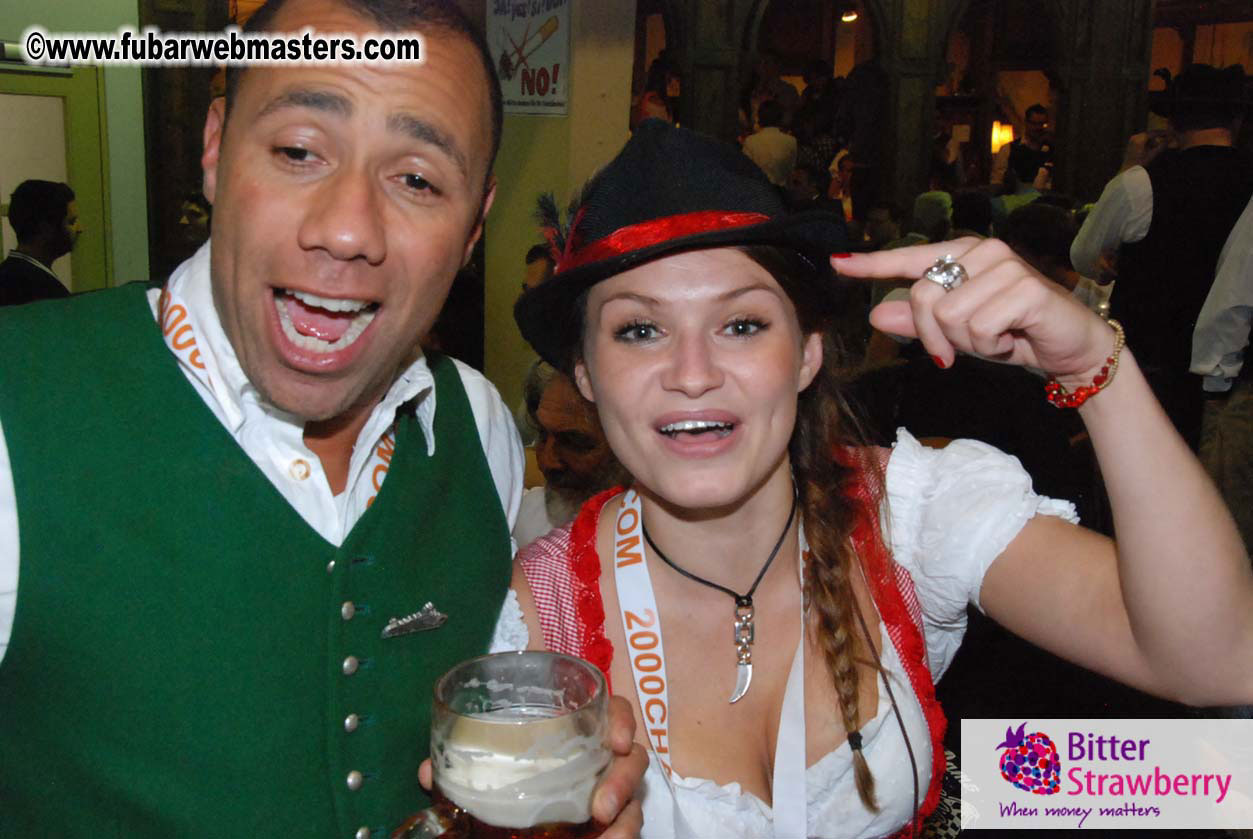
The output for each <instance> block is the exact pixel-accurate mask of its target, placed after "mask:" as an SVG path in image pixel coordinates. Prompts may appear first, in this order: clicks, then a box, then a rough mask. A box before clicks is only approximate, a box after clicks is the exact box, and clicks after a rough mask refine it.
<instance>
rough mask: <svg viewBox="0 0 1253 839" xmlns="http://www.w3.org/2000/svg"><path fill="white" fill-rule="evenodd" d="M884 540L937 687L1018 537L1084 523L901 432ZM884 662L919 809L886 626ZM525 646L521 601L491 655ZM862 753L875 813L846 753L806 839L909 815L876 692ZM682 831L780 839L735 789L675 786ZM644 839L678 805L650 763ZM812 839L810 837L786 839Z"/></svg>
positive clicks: (918, 722)
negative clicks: (907, 582)
mask: <svg viewBox="0 0 1253 839" xmlns="http://www.w3.org/2000/svg"><path fill="white" fill-rule="evenodd" d="M886 490H887V493H886V496H887V497H886V502H885V509H883V510H881V511H880V513H881V515H880V520H881V522H882V523H883V529H884V536H885V538H886V539H887V540H888V543H889V544H890V546H891V548H892V555H893V559H895V560H896V562H898V563H899V564H900V565H902V566H904V568H905V569H906V570H907V571H909V573H910V575H911V576H912V577H913V580H914V587H915V590H916V593H917V597H918V603H919V605H920V606H921V608H922V614H923V628H924V633H925V635H926V644H927V658H928V664H929V666H930V668H931V674H932V678H934V679H937V680H938V679H939V678H940V676H941V675H943V673H944V671H945V670H946V669H947V668H948V666H949V664H950V663H951V662H952V660H953V656H954V655H956V653H957V648H958V647H959V646H960V644H961V640H962V636H963V635H964V634H965V631H966V604H967V603H973V604H975V605H976V606H978V605H979V589H980V587H981V585H982V582H983V576H984V574H985V573H986V572H987V569H988V567H989V566H990V565H991V564H992V562H993V561H994V560H995V559H996V558H997V557H998V556H1000V554H1001V553H1002V552H1003V551H1004V550H1005V548H1006V546H1008V545H1009V543H1010V541H1011V540H1012V539H1013V538H1014V536H1015V535H1017V533H1018V531H1019V530H1021V529H1022V526H1023V525H1024V524H1026V522H1027V521H1028V520H1029V519H1030V518H1031V517H1032V516H1034V515H1036V514H1037V513H1040V514H1044V515H1050V516H1059V517H1061V518H1064V519H1066V520H1067V521H1070V522H1072V523H1076V522H1077V521H1078V517H1077V516H1076V514H1075V509H1074V505H1072V504H1070V503H1069V502H1063V501H1055V500H1053V499H1050V498H1044V497H1042V496H1039V495H1036V494H1035V493H1034V492H1033V491H1032V489H1031V478H1030V476H1029V475H1027V473H1026V472H1025V471H1024V470H1023V468H1022V465H1021V464H1020V463H1019V462H1018V459H1017V458H1014V457H1011V456H1009V455H1006V454H1004V453H1003V452H1001V451H999V450H997V449H995V448H993V447H991V446H988V445H986V444H984V443H979V442H976V441H973V440H956V441H954V442H952V443H950V444H949V445H948V446H947V447H946V448H944V449H929V448H926V447H924V446H922V445H921V444H919V442H918V441H917V440H916V439H914V437H913V436H912V435H910V434H909V432H907V431H905V430H904V429H901V430H900V431H898V433H897V440H896V444H895V445H894V446H893V451H892V456H891V457H890V458H889V460H888V465H887V476H886ZM880 637H881V639H882V641H883V654H882V661H883V665H884V668H885V670H886V673H885V674H884V678H887V679H890V680H891V684H892V689H893V692H894V694H895V696H896V699H897V702H898V704H899V706H900V712H901V718H902V721H903V722H904V725H905V729H906V731H907V732H908V734H909V742H910V745H911V746H912V747H913V752H914V764H915V766H916V767H917V772H918V795H919V802H918V803H921V798H922V797H925V795H926V792H927V786H928V783H929V781H930V776H931V739H930V736H929V734H928V730H927V724H926V720H925V718H924V717H923V713H922V707H921V706H920V704H919V703H918V700H917V697H915V695H914V692H913V690H912V689H911V688H910V686H909V680H908V677H907V676H906V674H905V670H904V667H903V665H902V664H901V660H900V656H899V652H898V651H897V650H896V649H895V647H894V646H893V644H892V643H891V640H890V639H889V638H888V635H887V633H886V632H885V631H883V624H882V622H881V623H880ZM526 643H527V630H526V626H525V625H524V624H523V622H522V613H521V610H520V609H519V607H518V601H517V597H516V595H515V594H514V593H513V592H512V591H511V592H510V593H509V597H508V598H507V599H506V602H505V606H504V608H503V609H502V611H501V616H500V620H499V622H498V624H497V628H496V636H495V638H494V639H493V644H492V649H493V651H498V650H508V649H518V648H520V647H524V646H525V645H526ZM862 738H863V739H862V751H863V754H864V755H865V757H866V760H867V762H868V764H869V765H870V769H871V771H872V772H873V774H874V777H875V786H876V790H877V796H876V797H877V798H878V801H879V804H880V807H881V810H880V811H879V812H878V813H871V812H869V811H868V810H866V809H865V808H864V807H863V806H862V804H861V801H860V799H859V798H858V796H857V791H856V785H855V782H854V779H853V770H852V759H851V756H850V751H849V748H848V743H847V742H845V743H843V744H841V745H840V746H839V748H837V749H835V750H834V751H832V752H830V753H828V754H827V755H825V756H823V757H822V758H821V759H819V760H818V762H817V763H814V764H813V765H812V766H810V767H808V769H807V770H806V773H805V775H806V787H807V790H806V793H807V801H808V807H807V820H808V834H809V836H810V837H824V839H825V838H827V837H829V838H830V839H853V838H854V837H869V836H883V835H886V834H888V833H891V832H893V831H895V830H897V829H899V828H900V827H901V826H902V825H904V824H905V823H906V822H907V821H908V820H909V819H910V818H911V817H912V815H913V806H914V803H913V796H914V785H913V782H912V780H911V778H910V761H909V756H908V752H907V750H906V747H905V741H904V739H903V738H902V737H901V732H900V726H899V725H898V724H897V722H896V719H895V715H894V714H893V713H892V706H891V702H890V701H889V700H888V697H887V691H885V690H884V689H883V685H882V680H881V682H880V686H879V704H878V708H877V710H876V714H875V716H874V719H872V720H871V721H870V722H868V723H866V725H864V726H863V727H862ZM672 780H673V782H674V785H675V794H676V795H677V796H678V799H679V806H680V808H681V810H682V813H683V817H684V819H685V820H686V821H687V822H688V824H689V825H690V827H691V828H692V831H693V835H694V836H696V837H711V839H712V837H719V839H722V837H728V839H729V838H730V837H745V839H750V837H751V839H760V838H761V837H769V836H773V835H774V831H773V813H772V810H771V808H770V806H769V805H767V804H766V803H765V802H763V801H762V800H761V799H759V798H758V797H757V796H755V795H753V794H752V793H747V792H744V791H742V790H741V789H740V785H739V784H737V783H731V784H725V785H719V784H716V783H714V782H713V781H709V780H705V779H701V778H680V777H679V776H677V775H674V776H672ZM641 800H642V803H643V808H644V829H643V832H642V833H641V836H642V837H643V839H663V837H671V836H674V835H675V834H674V832H673V831H674V828H673V823H674V819H673V816H672V806H673V805H672V803H671V797H670V791H669V790H668V789H667V785H666V781H665V777H664V776H663V774H662V770H661V767H660V766H659V765H658V763H657V760H656V758H655V757H653V758H652V759H651V761H650V764H649V767H648V770H647V772H646V773H645V775H644V786H643V791H642V794H641ZM789 839H805V837H789Z"/></svg>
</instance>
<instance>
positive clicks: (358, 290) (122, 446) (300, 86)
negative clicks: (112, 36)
mask: <svg viewBox="0 0 1253 839" xmlns="http://www.w3.org/2000/svg"><path fill="white" fill-rule="evenodd" d="M305 27H309V28H311V29H313V30H315V31H316V32H318V33H348V34H351V35H354V36H356V38H357V41H358V44H360V43H362V42H364V40H365V38H366V37H367V35H368V34H369V33H374V34H375V37H381V36H379V35H378V34H377V33H380V32H383V33H386V32H392V33H397V32H402V31H417V32H420V33H421V36H422V61H421V63H416V64H415V63H376V64H364V63H348V64H338V65H328V64H322V65H295V64H266V65H259V66H252V67H249V68H248V69H246V70H242V69H240V68H232V71H231V72H230V74H229V78H228V85H227V95H226V97H225V99H224V100H217V101H215V102H214V103H213V104H212V106H211V107H210V111H209V114H208V118H207V120H206V123H205V132H204V155H203V159H202V163H203V167H204V191H205V195H206V196H207V197H208V198H209V200H210V201H212V203H213V205H214V224H213V231H212V236H211V239H210V242H209V243H208V244H206V245H205V246H204V247H202V248H201V250H200V251H198V252H197V254H196V255H195V256H193V257H192V258H191V259H190V260H188V261H187V262H185V263H183V265H181V266H180V267H179V268H178V269H177V270H176V271H175V272H174V274H173V275H172V276H171V277H170V280H169V282H168V283H167V284H166V286H165V287H164V288H162V289H156V288H153V289H148V288H146V287H144V286H141V285H129V286H123V287H120V288H117V289H112V290H108V291H103V292H98V293H93V294H87V295H81V296H79V297H77V298H72V299H70V300H65V301H47V302H42V303H36V304H32V305H30V306H26V307H15V308H13V309H10V310H9V311H6V312H5V313H4V314H3V315H0V352H3V354H4V357H5V359H6V363H5V364H4V365H3V366H2V367H0V836H2V837H9V836H58V837H61V836H69V837H74V836H91V837H127V838H128V839H130V837H182V836H222V837H228V836H229V837H252V836H275V837H288V836H310V837H345V839H346V837H356V838H357V839H368V837H375V839H378V837H385V836H388V835H389V833H390V832H391V831H392V830H393V829H395V828H396V827H397V825H398V824H400V823H401V822H402V821H403V820H404V819H405V818H406V817H407V816H409V815H410V814H412V813H413V812H414V811H416V810H418V809H420V808H422V807H423V806H425V805H426V803H427V799H426V797H425V794H424V792H423V790H422V788H421V786H420V784H419V781H418V771H417V770H418V766H419V763H420V762H421V761H422V759H423V758H424V757H425V755H426V751H427V738H428V729H429V722H430V697H431V689H432V685H433V682H434V680H435V679H436V678H437V677H438V676H439V675H440V674H441V673H442V672H444V671H445V670H447V669H448V668H449V667H451V666H452V665H453V664H455V663H456V662H458V661H460V660H463V659H465V658H468V657H471V656H475V655H479V654H482V653H483V652H485V651H487V649H488V648H489V644H491V643H492V642H493V626H494V625H495V622H496V618H497V615H498V613H499V612H500V607H501V602H502V601H503V600H504V597H505V593H506V591H507V588H508V583H509V578H510V557H511V546H510V538H509V531H510V527H511V525H512V522H513V518H514V516H515V515H516V513H517V508H518V501H519V496H520V493H521V475H522V458H521V448H520V445H519V443H518V440H517V434H516V431H515V430H514V426H513V423H512V420H511V418H510V415H509V412H508V411H507V410H506V408H505V407H504V405H503V404H502V403H501V400H500V397H499V395H498V394H497V393H496V391H495V389H494V388H492V386H491V385H490V384H489V383H488V382H487V381H486V380H485V379H484V378H483V377H482V376H481V375H479V374H478V373H476V372H474V371H472V370H470V369H469V368H467V367H465V366H464V365H461V364H460V363H456V362H453V361H451V360H450V359H447V358H445V357H440V356H435V355H432V356H430V357H423V356H422V354H421V352H420V351H419V349H418V339H419V337H420V336H421V335H422V334H423V333H424V332H425V331H426V330H427V329H428V328H429V327H430V325H431V323H432V322H433V321H434V319H435V317H436V314H437V313H438V311H439V309H440V306H441V304H442V302H443V300H444V297H445V295H446V293H447V291H448V288H449V285H450V284H451V282H452V280H453V277H454V275H455V274H456V272H457V270H458V268H460V267H461V266H462V265H463V264H464V263H465V262H466V260H467V259H468V258H469V256H470V252H471V249H472V248H473V247H474V244H475V242H476V241H477V239H478V237H479V235H480V234H481V232H482V224H483V218H484V216H485V214H486V213H487V211H488V208H489V207H490V206H491V203H492V198H493V195H494V191H495V181H494V178H493V177H492V175H491V169H492V161H493V159H494V156H495V150H496V147H497V145H498V143H499V134H500V124H501V106H500V96H499V88H498V86H497V84H496V80H495V77H494V71H493V69H492V60H491V58H490V56H489V55H488V53H487V50H486V45H485V44H484V42H483V40H482V37H481V36H480V35H479V34H477V33H476V32H475V31H474V30H473V29H471V27H470V26H469V25H468V24H467V23H466V21H465V18H464V17H463V16H462V15H461V13H460V12H458V11H457V10H456V8H455V7H454V6H453V5H452V4H451V3H448V2H436V1H435V0H286V2H283V0H275V1H273V2H270V3H269V4H267V5H266V6H265V7H263V8H262V9H261V10H260V11H259V12H257V13H256V15H255V16H254V18H253V19H252V21H251V22H250V23H249V29H250V30H252V31H259V32H285V33H291V32H295V31H298V30H301V29H303V28H305ZM496 641H497V643H499V641H500V639H496ZM612 728H613V732H612V735H611V739H612V741H613V747H614V750H615V752H617V754H618V757H617V758H616V759H615V760H614V762H613V763H612V764H611V766H610V769H609V771H608V772H607V774H606V777H605V779H604V780H603V781H602V783H601V786H600V788H599V790H598V792H597V799H596V801H595V802H594V808H593V813H594V815H595V816H596V817H597V818H599V819H601V820H603V821H611V820H614V819H615V817H616V821H614V823H613V825H612V826H611V827H610V829H609V830H608V831H607V832H606V834H605V835H606V836H615V837H622V836H629V835H632V834H634V833H635V832H636V831H637V830H638V827H639V823H640V815H639V807H638V804H636V803H631V802H630V798H631V794H632V790H633V789H634V786H635V784H636V783H637V781H638V780H639V778H640V777H641V776H642V773H643V769H644V765H645V763H646V759H645V758H644V756H643V753H642V750H641V749H640V747H639V746H638V745H635V746H633V745H632V743H631V740H632V736H633V733H634V731H633V723H632V721H631V714H630V711H629V710H628V706H627V705H626V703H625V702H622V701H621V700H617V701H616V702H615V708H614V712H613V721H612ZM624 805H625V806H624Z"/></svg>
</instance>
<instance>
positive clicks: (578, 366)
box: [574, 359, 596, 403]
mask: <svg viewBox="0 0 1253 839" xmlns="http://www.w3.org/2000/svg"><path fill="white" fill-rule="evenodd" d="M574 386H575V387H577V388H578V389H579V393H581V394H583V398H584V399H586V400H587V401H588V402H592V403H595V402H596V393H595V391H593V390H592V380H591V378H590V377H589V376H588V375H587V365H586V364H584V363H583V361H582V359H580V360H579V361H576V362H575V363H574Z"/></svg>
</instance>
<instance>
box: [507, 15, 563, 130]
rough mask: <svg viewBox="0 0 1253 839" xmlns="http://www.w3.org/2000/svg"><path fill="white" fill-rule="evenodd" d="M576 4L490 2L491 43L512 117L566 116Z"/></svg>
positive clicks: (508, 111)
mask: <svg viewBox="0 0 1253 839" xmlns="http://www.w3.org/2000/svg"><path fill="white" fill-rule="evenodd" d="M573 2H574V0H487V44H488V47H489V48H490V49H491V51H492V57H493V58H494V59H495V61H496V72H497V73H498V74H499V75H500V88H501V93H502V95H503V98H504V105H505V113H507V114H538V115H542V116H564V115H565V113H566V103H567V101H568V100H569V96H568V95H567V94H568V91H569V89H570V6H571V4H572V3H573Z"/></svg>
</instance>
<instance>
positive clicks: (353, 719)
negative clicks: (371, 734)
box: [344, 714, 361, 734]
mask: <svg viewBox="0 0 1253 839" xmlns="http://www.w3.org/2000/svg"><path fill="white" fill-rule="evenodd" d="M360 724H361V717H359V716H357V715H356V714H349V715H348V716H346V717H344V731H347V732H348V733H349V734H352V733H353V732H354V731H356V730H357V726H358V725H360Z"/></svg>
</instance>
